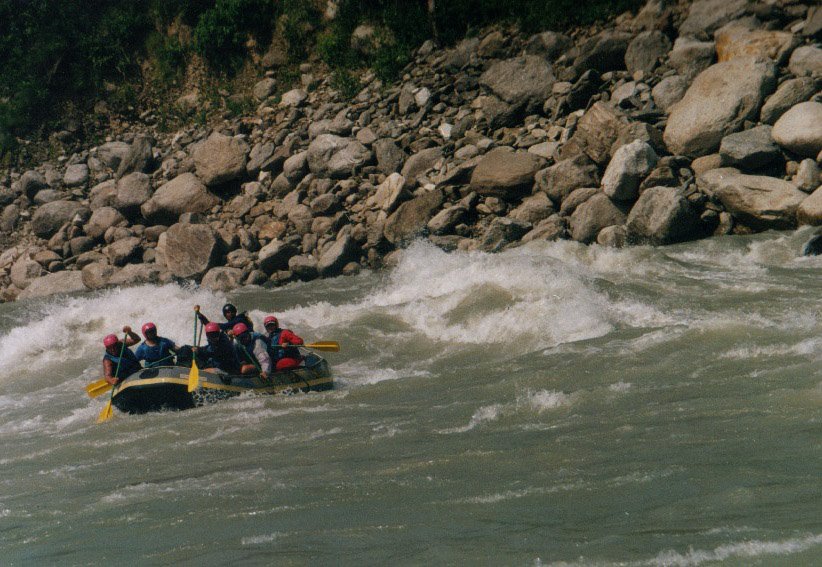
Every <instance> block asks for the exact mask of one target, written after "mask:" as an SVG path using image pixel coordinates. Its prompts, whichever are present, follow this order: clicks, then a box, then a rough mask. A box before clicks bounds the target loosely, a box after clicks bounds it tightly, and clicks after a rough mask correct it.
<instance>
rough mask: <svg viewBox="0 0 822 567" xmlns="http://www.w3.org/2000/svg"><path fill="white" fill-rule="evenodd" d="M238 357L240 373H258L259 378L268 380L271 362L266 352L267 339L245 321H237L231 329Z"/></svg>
mask: <svg viewBox="0 0 822 567" xmlns="http://www.w3.org/2000/svg"><path fill="white" fill-rule="evenodd" d="M231 331H232V333H233V335H234V340H235V341H236V345H237V354H238V356H239V358H240V374H256V373H258V372H259V373H260V378H262V379H263V380H268V377H269V375H270V374H271V371H272V367H273V362H272V360H271V356H269V354H268V341H267V340H266V339H265V337H264V336H263V335H261V334H260V333H255V332H253V331H251V330H250V329H249V328H248V326H246V324H245V323H237V324H236V325H234V328H233V329H231Z"/></svg>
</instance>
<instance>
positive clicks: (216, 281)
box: [200, 266, 243, 292]
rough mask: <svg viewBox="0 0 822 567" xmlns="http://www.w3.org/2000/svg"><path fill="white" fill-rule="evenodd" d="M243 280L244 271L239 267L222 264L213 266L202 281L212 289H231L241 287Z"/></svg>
mask: <svg viewBox="0 0 822 567" xmlns="http://www.w3.org/2000/svg"><path fill="white" fill-rule="evenodd" d="M242 281H243V271H242V270H238V269H237V268H227V267H225V266H220V267H217V268H211V269H210V270H209V271H208V272H206V275H204V276H203V281H202V282H200V285H202V286H203V287H205V288H208V289H210V290H212V291H223V292H225V291H231V290H232V289H237V288H238V287H240V285H241V284H242Z"/></svg>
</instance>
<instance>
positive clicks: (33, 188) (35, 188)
mask: <svg viewBox="0 0 822 567" xmlns="http://www.w3.org/2000/svg"><path fill="white" fill-rule="evenodd" d="M18 186H19V188H20V192H21V193H22V194H23V195H25V196H26V197H28V198H29V199H34V196H35V195H36V194H37V193H38V192H39V191H41V190H43V189H47V188H48V183H46V178H45V177H44V176H43V174H42V173H40V172H39V171H34V170H33V169H32V170H29V171H27V172H25V173H24V174H23V175H22V176H21V177H20V181H18Z"/></svg>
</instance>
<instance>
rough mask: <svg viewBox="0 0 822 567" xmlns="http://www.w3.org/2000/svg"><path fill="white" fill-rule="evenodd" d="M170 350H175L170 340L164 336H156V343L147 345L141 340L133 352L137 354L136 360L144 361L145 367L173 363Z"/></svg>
mask: <svg viewBox="0 0 822 567" xmlns="http://www.w3.org/2000/svg"><path fill="white" fill-rule="evenodd" d="M172 350H177V347H176V345H175V344H174V343H173V342H172V341H170V340H168V339H167V338H165V337H157V344H156V345H154V346H148V344H146V343H145V342H143V343H142V344H141V345H140V346H138V347H137V352H136V353H135V354H136V355H137V360H145V361H146V368H152V367H154V366H160V365H161V364H164V365H166V366H171V365H173V364H174V360H173V359H172V357H171V351H172ZM158 363H159V364H158Z"/></svg>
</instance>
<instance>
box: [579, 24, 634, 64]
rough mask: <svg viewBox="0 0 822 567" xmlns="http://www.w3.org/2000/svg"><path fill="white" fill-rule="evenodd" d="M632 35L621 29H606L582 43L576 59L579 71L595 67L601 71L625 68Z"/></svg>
mask: <svg viewBox="0 0 822 567" xmlns="http://www.w3.org/2000/svg"><path fill="white" fill-rule="evenodd" d="M631 39H632V36H631V34H629V33H624V32H620V31H611V30H608V31H604V32H602V33H600V34H599V35H596V36H594V37H592V38H591V39H589V40H588V41H586V42H585V43H583V44H582V46H580V48H579V55H578V56H577V57H576V59H574V68H575V69H576V70H577V72H578V73H582V72H583V71H586V70H588V69H595V70H596V71H599V72H600V73H605V72H607V71H619V70H621V69H624V68H625V52H626V51H627V50H628V44H629V42H630V41H631Z"/></svg>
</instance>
